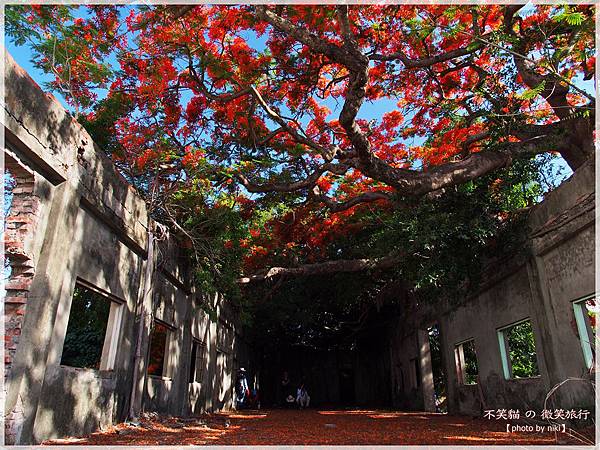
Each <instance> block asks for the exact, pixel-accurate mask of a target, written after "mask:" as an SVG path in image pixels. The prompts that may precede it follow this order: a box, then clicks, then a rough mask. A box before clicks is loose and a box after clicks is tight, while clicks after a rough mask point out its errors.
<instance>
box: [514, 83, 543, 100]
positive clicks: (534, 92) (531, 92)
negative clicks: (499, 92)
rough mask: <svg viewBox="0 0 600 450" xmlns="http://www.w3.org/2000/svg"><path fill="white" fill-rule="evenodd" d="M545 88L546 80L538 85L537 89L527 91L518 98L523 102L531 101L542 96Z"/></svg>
mask: <svg viewBox="0 0 600 450" xmlns="http://www.w3.org/2000/svg"><path fill="white" fill-rule="evenodd" d="M545 87H546V81H545V80H544V81H542V82H541V83H540V84H538V85H537V86H536V87H534V88H532V89H527V90H525V91H524V92H523V93H522V94H520V95H518V96H517V97H518V98H520V99H521V100H531V99H533V98H535V97H537V96H538V95H540V94H541V93H542V91H543V90H544V88H545Z"/></svg>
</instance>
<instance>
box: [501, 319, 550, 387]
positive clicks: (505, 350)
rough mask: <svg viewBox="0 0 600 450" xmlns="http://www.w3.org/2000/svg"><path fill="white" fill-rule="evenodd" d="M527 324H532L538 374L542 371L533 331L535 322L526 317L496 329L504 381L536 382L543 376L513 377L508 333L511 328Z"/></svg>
mask: <svg viewBox="0 0 600 450" xmlns="http://www.w3.org/2000/svg"><path fill="white" fill-rule="evenodd" d="M525 322H530V323H531V329H532V331H533V345H534V347H535V357H536V365H537V367H538V372H539V369H540V363H539V360H538V352H537V348H538V347H537V344H536V340H535V331H534V330H533V321H532V320H531V317H526V318H524V319H521V320H518V321H516V322H512V323H510V324H508V325H505V326H503V327H500V328H498V329H496V334H497V336H498V344H499V348H500V359H501V360H502V373H503V375H504V379H505V380H507V381H510V380H534V379H536V378H540V377H541V374H538V375H534V376H532V377H518V378H517V377H514V376H513V369H512V361H511V360H510V356H509V352H510V350H509V349H510V346H509V343H508V336H507V333H506V331H507V330H510V329H511V328H513V327H515V326H517V325H520V324H522V323H525Z"/></svg>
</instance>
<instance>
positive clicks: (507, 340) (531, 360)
mask: <svg viewBox="0 0 600 450" xmlns="http://www.w3.org/2000/svg"><path fill="white" fill-rule="evenodd" d="M498 342H499V344H500V356H501V358H502V370H503V372H504V378H506V379H507V380H508V379H511V378H532V377H537V376H539V374H540V371H539V368H538V364H537V355H536V351H535V338H534V336H533V327H532V326H531V321H530V320H528V319H527V320H523V321H521V322H518V323H516V324H514V325H510V326H508V327H505V328H502V329H500V330H498Z"/></svg>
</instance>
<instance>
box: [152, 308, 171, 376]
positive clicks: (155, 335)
mask: <svg viewBox="0 0 600 450" xmlns="http://www.w3.org/2000/svg"><path fill="white" fill-rule="evenodd" d="M170 334H171V329H170V328H169V326H167V325H166V324H164V323H162V322H159V321H157V320H155V321H154V326H153V327H152V333H151V334H150V356H149V358H148V375H154V376H157V377H167V376H168V374H167V371H168V367H167V360H168V358H167V348H168V342H169V337H170Z"/></svg>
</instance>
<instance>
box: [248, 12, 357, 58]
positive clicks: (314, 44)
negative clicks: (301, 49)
mask: <svg viewBox="0 0 600 450" xmlns="http://www.w3.org/2000/svg"><path fill="white" fill-rule="evenodd" d="M256 16H257V17H258V18H259V19H260V20H264V21H265V22H268V23H269V24H271V25H272V26H273V27H275V28H276V29H277V30H279V31H281V32H283V33H285V34H287V35H289V36H291V37H293V38H294V39H296V40H297V41H299V42H301V43H302V44H304V45H306V46H308V47H309V48H310V49H311V50H313V51H315V52H317V53H320V54H322V55H325V56H327V57H328V58H329V59H331V60H332V61H334V62H337V63H340V64H344V65H348V64H350V65H351V66H352V65H353V64H352V58H351V57H350V55H349V54H348V53H347V52H346V51H345V50H343V49H341V48H340V47H338V46H337V45H335V44H332V43H329V42H327V41H326V40H324V39H321V38H320V37H319V36H317V35H316V34H313V33H311V32H309V31H308V30H306V29H305V28H300V27H298V26H296V25H294V24H293V23H292V22H290V21H289V20H287V19H285V18H283V17H281V16H279V15H277V14H275V13H274V12H273V11H271V10H269V9H268V8H267V7H266V6H265V5H257V6H256Z"/></svg>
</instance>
